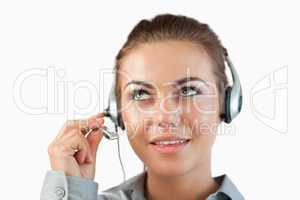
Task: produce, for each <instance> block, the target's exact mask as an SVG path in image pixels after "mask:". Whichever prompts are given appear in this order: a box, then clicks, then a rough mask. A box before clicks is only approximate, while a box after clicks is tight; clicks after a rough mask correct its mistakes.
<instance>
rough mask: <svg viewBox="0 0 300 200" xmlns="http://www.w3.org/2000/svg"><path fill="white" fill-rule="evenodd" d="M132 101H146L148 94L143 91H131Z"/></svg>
mask: <svg viewBox="0 0 300 200" xmlns="http://www.w3.org/2000/svg"><path fill="white" fill-rule="evenodd" d="M131 96H132V99H133V100H136V101H143V100H145V99H148V98H149V96H150V94H149V93H148V92H147V91H146V90H143V89H135V90H133V92H132V95H131Z"/></svg>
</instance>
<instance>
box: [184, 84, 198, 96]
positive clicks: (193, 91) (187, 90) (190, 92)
mask: <svg viewBox="0 0 300 200" xmlns="http://www.w3.org/2000/svg"><path fill="white" fill-rule="evenodd" d="M198 94H201V91H200V90H199V89H197V88H196V87H193V86H189V87H182V88H181V95H182V96H184V97H188V96H194V95H198Z"/></svg>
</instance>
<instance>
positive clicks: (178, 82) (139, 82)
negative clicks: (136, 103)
mask: <svg viewBox="0 0 300 200" xmlns="http://www.w3.org/2000/svg"><path fill="white" fill-rule="evenodd" d="M189 81H200V82H202V83H204V84H205V85H208V84H207V82H206V81H204V80H203V79H201V78H199V77H196V76H190V77H185V78H181V79H178V80H175V81H172V82H169V83H167V85H175V86H178V85H182V84H184V83H186V82H189ZM131 84H135V85H143V86H145V87H146V88H149V89H154V86H153V85H152V84H151V83H148V82H147V81H139V80H132V81H130V82H128V83H127V84H126V85H125V86H124V89H125V88H126V87H127V86H128V85H131Z"/></svg>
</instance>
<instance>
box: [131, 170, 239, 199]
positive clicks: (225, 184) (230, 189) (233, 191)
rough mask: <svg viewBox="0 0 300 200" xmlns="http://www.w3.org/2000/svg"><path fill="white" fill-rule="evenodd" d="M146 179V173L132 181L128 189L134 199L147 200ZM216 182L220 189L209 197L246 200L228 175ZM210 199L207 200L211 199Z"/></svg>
mask: <svg viewBox="0 0 300 200" xmlns="http://www.w3.org/2000/svg"><path fill="white" fill-rule="evenodd" d="M146 177H147V173H146V171H144V172H142V173H140V174H138V175H137V176H135V177H133V178H132V179H131V183H132V184H130V186H129V187H128V188H129V189H130V190H131V192H132V199H139V200H145V196H144V195H145V181H146ZM214 180H215V181H216V182H217V183H218V184H219V185H220V187H219V189H218V190H217V191H216V192H215V193H213V194H211V195H209V197H211V196H218V195H225V196H226V197H229V199H232V200H244V197H243V195H242V194H241V193H240V191H239V190H238V189H237V187H236V186H235V185H234V183H233V182H232V181H231V179H230V178H229V177H228V176H227V175H225V174H223V175H220V176H216V177H214ZM209 197H208V198H207V199H209Z"/></svg>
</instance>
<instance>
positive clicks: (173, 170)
mask: <svg viewBox="0 0 300 200" xmlns="http://www.w3.org/2000/svg"><path fill="white" fill-rule="evenodd" d="M148 171H150V173H151V172H152V173H155V174H156V175H159V176H166V177H170V176H181V175H184V174H185V173H186V172H188V171H189V170H188V168H187V166H186V165H183V163H181V164H177V165H175V164H173V165H167V164H164V163H157V164H156V165H155V166H151V167H148Z"/></svg>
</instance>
